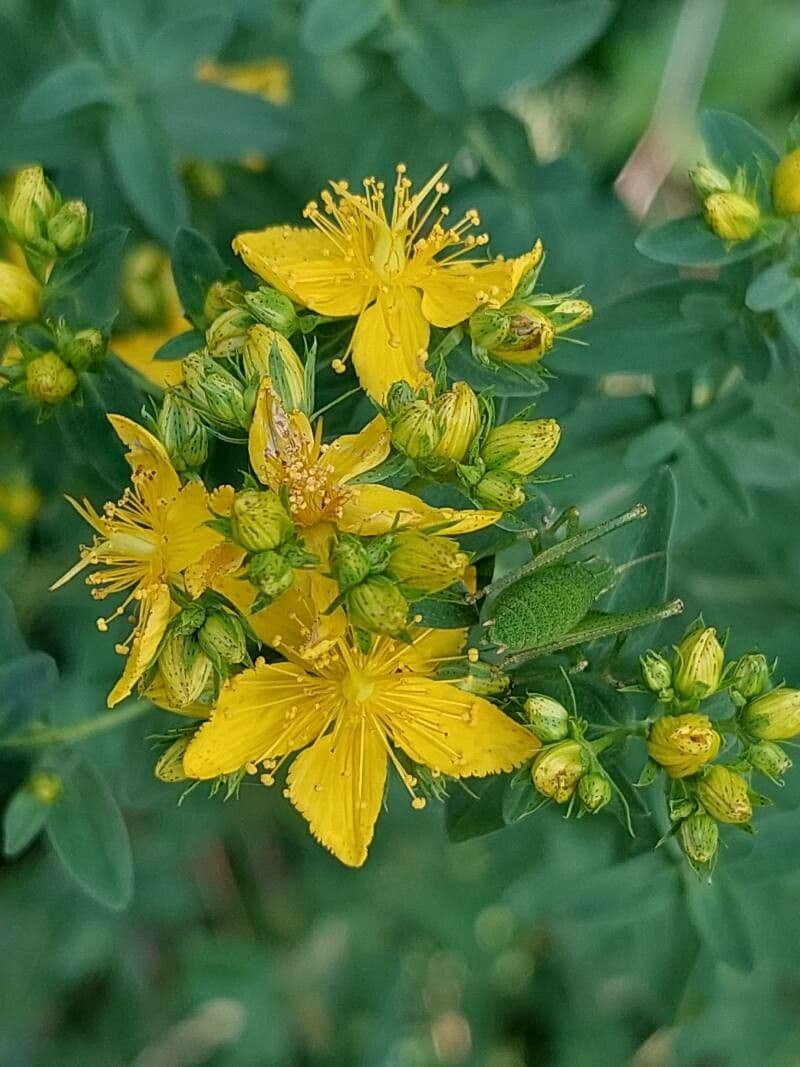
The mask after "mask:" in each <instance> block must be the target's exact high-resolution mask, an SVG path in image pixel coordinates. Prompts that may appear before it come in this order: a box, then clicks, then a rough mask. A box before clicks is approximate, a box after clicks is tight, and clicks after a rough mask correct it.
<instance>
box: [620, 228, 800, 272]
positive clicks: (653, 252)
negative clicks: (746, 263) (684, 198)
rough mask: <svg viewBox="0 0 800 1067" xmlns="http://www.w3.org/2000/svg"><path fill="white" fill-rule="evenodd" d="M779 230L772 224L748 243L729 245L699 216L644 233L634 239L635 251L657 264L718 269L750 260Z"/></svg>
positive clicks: (776, 235) (771, 240)
mask: <svg viewBox="0 0 800 1067" xmlns="http://www.w3.org/2000/svg"><path fill="white" fill-rule="evenodd" d="M782 229H783V226H782V225H781V224H778V226H777V227H776V226H775V225H774V224H773V225H770V226H767V227H766V229H765V231H764V232H762V233H759V234H757V235H756V236H755V237H753V238H751V239H750V240H749V241H739V242H737V243H736V244H734V245H728V244H726V242H725V241H722V240H720V238H719V237H717V235H716V234H715V233H712V231H711V230H710V229H709V228H708V226H707V225H706V223H705V221H704V220H703V216H702V215H688V216H686V217H685V218H682V219H672V220H671V221H670V222H665V223H664V225H663V226H656V227H655V228H654V229H652V230H645V231H644V233H641V234H639V236H638V237H637V239H636V248H637V250H638V251H639V252H641V253H642V255H643V256H647V257H648V258H649V259H654V260H656V262H657V263H670V264H673V265H674V266H691V265H698V266H707V267H718V266H724V265H725V264H728V263H738V262H740V261H741V260H743V259H750V258H752V257H753V256H755V255H757V254H758V253H759V252H761V251H763V249H764V248H767V247H768V246H769V245H771V244H773V243H774V242H775V240H776V239H777V237H778V235H779V232H778V231H779V230H782Z"/></svg>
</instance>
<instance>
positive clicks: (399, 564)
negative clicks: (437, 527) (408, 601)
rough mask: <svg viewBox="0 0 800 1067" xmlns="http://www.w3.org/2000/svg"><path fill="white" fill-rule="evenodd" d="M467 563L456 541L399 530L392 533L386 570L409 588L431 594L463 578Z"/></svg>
mask: <svg viewBox="0 0 800 1067" xmlns="http://www.w3.org/2000/svg"><path fill="white" fill-rule="evenodd" d="M468 564H469V556H468V555H467V554H466V552H462V551H461V548H460V546H459V544H458V542H457V541H452V540H450V538H447V537H435V536H433V535H432V534H424V533H420V532H419V530H402V531H401V532H400V533H397V534H395V535H394V537H393V543H392V551H391V555H390V556H389V563H388V566H387V568H386V573H387V574H388V575H389V577H390V578H394V579H395V581H398V582H400V583H401V585H403V586H406V587H407V588H408V590H409V591H410V592H412V593H418V594H420V595H421V596H430V595H431V594H432V593H439V592H441V591H442V589H447V587H448V586H450V585H452V584H453V582H457V581H459V579H461V578H463V577H464V572H465V571H466V569H467V566H468Z"/></svg>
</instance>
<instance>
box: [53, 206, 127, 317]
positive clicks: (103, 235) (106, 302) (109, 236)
mask: <svg viewBox="0 0 800 1067" xmlns="http://www.w3.org/2000/svg"><path fill="white" fill-rule="evenodd" d="M127 239H128V230H127V229H126V228H125V227H123V226H111V227H109V228H108V229H106V230H98V231H97V232H96V233H93V234H92V236H91V237H90V239H89V241H88V243H87V244H86V245H85V246H84V247H83V248H82V249H81V251H80V252H79V253H78V254H77V255H74V256H70V257H68V258H66V259H59V260H58V261H57V262H56V265H55V267H54V268H53V273H52V274H51V275H50V278H49V281H48V283H47V286H46V287H45V290H44V300H45V301H46V303H47V310H48V313H49V314H51V315H64V316H65V317H66V318H67V321H68V322H69V325H70V326H71V327H72V328H73V329H78V328H79V327H81V326H96V327H97V328H98V329H101V330H107V329H109V328H110V326H111V323H112V322H113V320H114V318H115V317H116V315H117V312H118V310H119V307H118V300H119V281H120V275H121V271H122V251H123V248H124V246H125V242H126V241H127Z"/></svg>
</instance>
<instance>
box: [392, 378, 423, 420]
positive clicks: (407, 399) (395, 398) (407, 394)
mask: <svg viewBox="0 0 800 1067" xmlns="http://www.w3.org/2000/svg"><path fill="white" fill-rule="evenodd" d="M415 399H416V394H415V393H414V390H413V389H412V388H411V386H410V385H409V384H408V382H406V381H400V382H393V383H392V385H391V386H390V387H389V391H388V393H387V394H386V413H387V414H388V415H399V414H400V412H401V411H402V410H403V408H404V407H406V406H407V405H408V404H411V403H413V402H414V400H415Z"/></svg>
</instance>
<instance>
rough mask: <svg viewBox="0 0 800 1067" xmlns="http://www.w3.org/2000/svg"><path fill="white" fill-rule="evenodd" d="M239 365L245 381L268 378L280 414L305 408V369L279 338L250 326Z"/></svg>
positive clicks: (295, 354) (287, 344) (277, 335)
mask: <svg viewBox="0 0 800 1067" xmlns="http://www.w3.org/2000/svg"><path fill="white" fill-rule="evenodd" d="M243 365H244V372H245V375H246V376H247V378H248V380H249V379H250V378H253V377H258V378H264V377H269V378H270V380H271V385H272V387H273V389H274V390H275V392H276V393H277V394H278V397H279V398H280V401H281V404H282V406H283V409H284V411H302V410H303V409H304V408H305V399H306V375H305V368H304V367H303V364H302V363H301V362H300V357H299V356H298V354H297V353H296V352H295V350H294V348H292V346H291V344H290V343H289V342H288V341H287V340H286V338H285V337H284V336H283V334H280V333H277V332H276V331H275V330H273V329H272V328H271V327H269V326H264V325H262V324H261V323H258V324H257V325H255V326H251V327H250V329H249V330H248V331H247V336H246V339H245V343H244V349H243Z"/></svg>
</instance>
